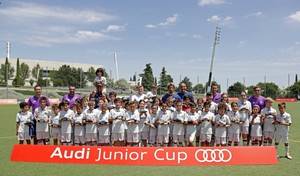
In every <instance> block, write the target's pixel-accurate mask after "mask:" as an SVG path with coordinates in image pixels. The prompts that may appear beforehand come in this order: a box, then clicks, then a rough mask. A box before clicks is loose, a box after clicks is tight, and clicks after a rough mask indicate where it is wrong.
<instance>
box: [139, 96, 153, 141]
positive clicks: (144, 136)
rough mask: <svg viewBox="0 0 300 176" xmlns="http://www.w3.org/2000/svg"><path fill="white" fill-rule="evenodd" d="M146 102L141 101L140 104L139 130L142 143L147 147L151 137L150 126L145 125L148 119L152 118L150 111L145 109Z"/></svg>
mask: <svg viewBox="0 0 300 176" xmlns="http://www.w3.org/2000/svg"><path fill="white" fill-rule="evenodd" d="M145 106H146V105H145V101H144V100H141V101H140V102H139V110H138V112H139V116H140V121H139V130H140V138H141V142H142V146H144V147H147V143H148V142H147V140H148V137H149V126H147V125H145V122H146V120H147V118H148V117H149V116H150V114H149V111H148V109H146V107H145Z"/></svg>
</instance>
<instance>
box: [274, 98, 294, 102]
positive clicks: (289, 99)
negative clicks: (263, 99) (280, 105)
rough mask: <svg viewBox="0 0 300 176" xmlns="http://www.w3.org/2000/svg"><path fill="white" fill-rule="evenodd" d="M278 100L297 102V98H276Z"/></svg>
mask: <svg viewBox="0 0 300 176" xmlns="http://www.w3.org/2000/svg"><path fill="white" fill-rule="evenodd" d="M275 101H276V102H297V99H296V98H276V99H275Z"/></svg>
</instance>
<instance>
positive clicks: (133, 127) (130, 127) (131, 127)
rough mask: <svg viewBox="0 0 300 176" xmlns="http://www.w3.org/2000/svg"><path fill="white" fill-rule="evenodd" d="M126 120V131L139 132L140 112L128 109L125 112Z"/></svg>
mask: <svg viewBox="0 0 300 176" xmlns="http://www.w3.org/2000/svg"><path fill="white" fill-rule="evenodd" d="M126 121H127V133H139V132H140V130H139V121H140V114H139V112H138V110H135V111H134V112H131V111H128V112H126ZM128 121H134V122H132V123H128Z"/></svg>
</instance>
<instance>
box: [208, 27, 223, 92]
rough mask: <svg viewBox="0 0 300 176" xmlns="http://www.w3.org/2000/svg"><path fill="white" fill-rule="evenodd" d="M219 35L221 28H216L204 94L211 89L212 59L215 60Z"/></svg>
mask: <svg viewBox="0 0 300 176" xmlns="http://www.w3.org/2000/svg"><path fill="white" fill-rule="evenodd" d="M220 35H221V28H220V27H218V26H217V27H216V32H215V39H214V43H213V48H212V55H211V62H210V69H209V75H208V82H207V85H206V92H210V91H211V90H210V87H211V79H212V70H213V65H214V59H215V52H216V45H217V44H219V42H220Z"/></svg>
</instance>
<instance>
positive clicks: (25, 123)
mask: <svg viewBox="0 0 300 176" xmlns="http://www.w3.org/2000/svg"><path fill="white" fill-rule="evenodd" d="M19 106H20V112H18V113H17V116H16V134H17V136H18V141H19V144H23V143H24V141H26V143H27V144H30V143H31V140H30V135H29V127H30V125H32V124H33V115H32V113H31V112H29V109H30V107H29V105H28V104H27V103H26V102H22V103H20V104H19Z"/></svg>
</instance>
